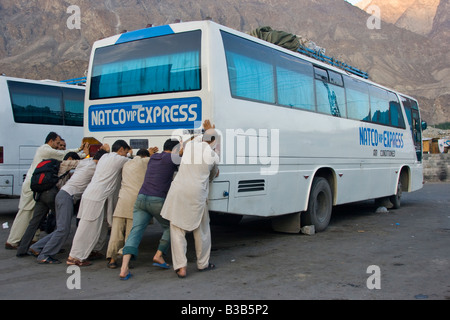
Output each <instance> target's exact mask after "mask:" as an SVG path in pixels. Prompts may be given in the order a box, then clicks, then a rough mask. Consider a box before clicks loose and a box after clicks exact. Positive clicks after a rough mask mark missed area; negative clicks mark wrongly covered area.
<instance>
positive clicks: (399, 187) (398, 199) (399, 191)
mask: <svg viewBox="0 0 450 320" xmlns="http://www.w3.org/2000/svg"><path fill="white" fill-rule="evenodd" d="M401 199H402V181H401V180H400V179H399V180H398V184H397V192H396V194H394V195H393V196H390V197H389V201H391V202H392V204H393V205H394V207H393V208H394V209H398V208H400V203H401Z"/></svg>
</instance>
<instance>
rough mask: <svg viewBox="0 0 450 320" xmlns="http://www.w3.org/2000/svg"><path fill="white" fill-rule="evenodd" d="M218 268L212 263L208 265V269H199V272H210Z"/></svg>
mask: <svg viewBox="0 0 450 320" xmlns="http://www.w3.org/2000/svg"><path fill="white" fill-rule="evenodd" d="M215 268H216V265H215V264H212V263H208V266H207V267H206V268H203V269H198V271H200V272H202V271H209V270H213V269H215Z"/></svg>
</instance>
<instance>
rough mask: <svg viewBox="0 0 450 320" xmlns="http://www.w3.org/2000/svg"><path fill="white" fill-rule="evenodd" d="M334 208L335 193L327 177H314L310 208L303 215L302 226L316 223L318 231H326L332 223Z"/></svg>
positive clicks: (315, 226) (315, 227)
mask: <svg viewBox="0 0 450 320" xmlns="http://www.w3.org/2000/svg"><path fill="white" fill-rule="evenodd" d="M332 208H333V195H332V192H331V187H330V185H329V183H328V181H327V179H325V178H322V177H318V178H314V180H313V183H312V187H311V192H310V194H309V201H308V209H307V210H306V212H303V213H302V215H301V223H302V226H307V225H314V229H315V231H316V232H320V231H324V230H325V229H326V228H327V227H328V224H329V223H330V219H331V211H332Z"/></svg>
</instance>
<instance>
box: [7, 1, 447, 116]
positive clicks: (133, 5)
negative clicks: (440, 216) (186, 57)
mask: <svg viewBox="0 0 450 320" xmlns="http://www.w3.org/2000/svg"><path fill="white" fill-rule="evenodd" d="M364 1H365V2H366V3H367V5H369V4H370V3H372V2H373V4H375V5H379V6H380V9H381V18H382V19H387V18H389V19H393V20H390V22H387V21H384V20H383V23H382V24H381V29H370V28H368V27H367V21H368V19H369V18H370V15H369V14H368V13H366V12H364V11H363V10H361V9H359V8H358V7H355V6H352V5H351V4H349V3H348V2H346V1H344V0H335V1H330V0H195V1H194V0H183V1H180V0H104V1H88V0H70V1H65V0H35V1H27V0H2V1H1V2H0V21H1V24H0V74H1V73H5V74H7V75H11V76H17V77H25V78H31V79H44V78H49V79H56V80H62V79H69V78H75V77H79V76H83V75H84V72H85V70H86V69H87V66H88V60H89V55H90V50H91V46H92V44H93V42H94V41H95V40H97V39H101V38H105V37H108V36H111V35H114V34H118V33H120V32H122V31H124V30H128V31H131V30H136V29H140V28H143V27H145V26H146V25H147V24H149V23H151V24H153V25H163V24H168V23H173V22H175V21H176V20H177V19H179V20H182V21H192V20H204V19H206V18H208V17H211V18H212V19H213V20H214V21H215V22H217V23H220V24H223V25H226V26H228V27H231V28H234V29H237V30H240V31H243V32H250V31H251V30H254V29H256V28H258V27H262V26H271V27H272V28H273V29H275V30H284V31H287V32H291V33H294V34H297V35H301V36H302V37H303V38H308V39H311V40H313V41H314V42H316V43H317V44H318V45H319V46H321V47H324V48H326V54H327V55H332V56H335V57H336V58H338V59H340V60H343V61H346V62H347V63H349V64H351V65H354V66H356V67H358V68H360V69H362V70H367V71H368V72H369V74H370V79H371V80H373V81H375V82H378V83H380V84H382V85H385V86H387V87H391V88H394V89H396V90H399V91H401V92H403V93H405V94H409V95H411V96H414V97H416V98H418V99H419V103H420V104H421V108H422V116H423V118H424V119H425V120H426V121H428V122H429V123H430V124H433V123H441V122H446V121H450V113H449V112H448V106H449V104H450V50H449V43H450V41H448V40H449V32H450V27H449V12H450V10H449V9H450V8H449V0H440V1H437V0H403V1H399V0H394V1H389V3H392V4H394V3H395V4H396V5H397V7H398V8H399V9H398V10H397V11H395V10H394V9H395V8H396V6H394V5H392V6H391V7H390V8H388V7H383V6H382V4H383V3H385V2H386V3H387V2H388V1H381V0H372V1H370V0H364ZM423 3H425V4H426V5H427V8H428V9H427V10H421V9H420V5H421V4H423ZM405 4H406V5H405ZM71 5H76V6H78V7H79V8H80V17H81V28H80V29H69V28H68V26H67V20H68V19H70V18H71V16H72V11H69V12H68V8H69V7H70V6H71ZM388 9H389V10H390V11H389V10H388ZM433 10H435V11H433ZM433 12H434V13H433ZM419 14H421V15H419ZM418 16H420V17H421V20H420V21H424V22H423V23H422V22H421V23H420V24H421V25H422V27H420V28H416V29H414V28H413V25H414V24H413V23H411V21H412V20H411V19H413V20H414V19H415V18H413V17H418ZM430 19H432V23H431V22H430ZM418 25H419V24H417V26H418ZM414 27H415V26H414ZM411 29H414V30H411Z"/></svg>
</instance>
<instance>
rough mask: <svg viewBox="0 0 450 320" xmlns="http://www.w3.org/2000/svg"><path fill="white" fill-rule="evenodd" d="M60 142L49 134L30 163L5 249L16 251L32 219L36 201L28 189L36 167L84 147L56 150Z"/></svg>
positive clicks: (59, 138) (55, 134)
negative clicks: (47, 160)
mask: <svg viewBox="0 0 450 320" xmlns="http://www.w3.org/2000/svg"><path fill="white" fill-rule="evenodd" d="M60 142H61V137H60V136H59V135H58V134H57V133H55V132H50V133H49V134H48V135H47V137H46V138H45V144H43V145H42V146H40V147H39V148H38V149H37V150H36V153H35V155H34V158H33V162H32V163H31V166H30V168H29V169H28V172H27V175H26V177H25V181H24V182H23V184H22V191H21V194H20V200H19V211H18V212H17V214H16V217H15V219H14V222H13V225H12V227H11V231H10V233H9V237H8V239H7V240H6V243H5V248H6V249H16V248H17V247H18V245H19V242H20V240H22V237H23V235H24V233H25V230H27V227H28V225H29V223H30V220H31V218H32V217H33V212H34V205H35V204H36V201H35V200H34V198H33V191H31V188H30V182H31V177H32V176H33V172H34V169H36V166H37V165H38V164H39V163H40V162H41V161H42V160H44V159H56V160H59V161H62V160H63V159H64V156H65V155H66V154H67V153H69V152H80V151H81V150H83V147H84V145H82V146H81V147H80V148H78V149H68V150H59V149H58V148H59V144H60ZM80 157H82V158H84V155H81V154H80Z"/></svg>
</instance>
